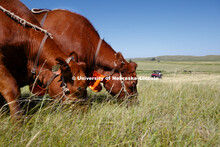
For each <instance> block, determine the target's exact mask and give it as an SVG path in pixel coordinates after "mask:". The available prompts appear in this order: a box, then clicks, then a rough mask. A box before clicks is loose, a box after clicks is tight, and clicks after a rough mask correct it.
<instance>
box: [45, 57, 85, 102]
mask: <svg viewBox="0 0 220 147" xmlns="http://www.w3.org/2000/svg"><path fill="white" fill-rule="evenodd" d="M56 61H57V64H58V65H59V66H60V70H59V71H60V74H59V73H58V74H59V76H58V77H57V78H56V79H54V81H53V82H52V83H51V85H50V86H49V94H50V95H52V96H56V95H57V96H58V97H60V96H61V95H60V93H62V94H63V92H64V93H65V95H66V96H67V98H68V99H69V100H71V99H75V98H79V97H80V98H85V96H86V86H87V81H86V80H83V77H85V70H86V64H85V63H84V62H78V57H77V55H76V54H75V53H71V54H70V56H69V58H68V59H66V60H64V59H63V58H56ZM81 77H82V78H81ZM57 83H59V84H57ZM65 90H67V91H66V92H65ZM65 99H66V97H64V100H65Z"/></svg>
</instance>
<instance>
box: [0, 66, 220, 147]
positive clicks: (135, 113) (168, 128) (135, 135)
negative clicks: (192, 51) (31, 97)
mask: <svg viewBox="0 0 220 147" xmlns="http://www.w3.org/2000/svg"><path fill="white" fill-rule="evenodd" d="M138 64H139V70H140V68H141V69H142V70H143V72H146V71H147V70H149V71H150V70H153V69H151V67H154V66H156V64H157V63H156V64H155V65H151V64H150V63H149V62H146V63H140V62H138ZM160 64H161V65H158V66H160V67H161V68H163V70H164V71H165V72H167V76H166V75H165V76H164V77H163V79H160V80H154V81H139V84H138V91H139V96H138V100H139V104H134V105H132V106H129V107H127V105H126V104H125V103H116V102H115V101H114V100H110V101H106V100H104V99H105V98H106V97H109V95H106V92H105V91H104V90H103V91H102V92H101V93H100V94H97V95H95V94H94V93H91V92H90V93H89V97H90V98H93V100H94V101H93V105H92V106H90V107H89V108H88V109H87V111H83V110H82V108H81V107H77V106H63V107H61V106H60V104H59V103H49V104H48V103H45V105H44V106H43V108H42V109H40V106H41V105H40V104H41V103H40V104H39V105H37V106H36V107H38V109H37V111H36V112H35V113H29V115H28V116H27V117H28V118H27V119H24V122H23V123H22V124H19V125H18V126H16V125H12V124H11V122H10V117H9V114H8V113H2V115H1V117H0V146H19V147H20V146H21V147H22V146H31V147H32V146H219V145H220V90H219V89H220V74H218V73H213V74H212V73H210V72H209V73H206V72H198V71H197V70H196V71H195V72H197V74H182V73H175V71H177V70H179V68H182V67H185V66H187V65H188V64H187V63H162V62H161V63H160ZM167 64H168V65H169V66H165V65H167ZM202 65H203V63H198V64H196V66H200V67H201V68H205V67H202ZM205 65H206V64H205ZM208 66H211V67H212V68H213V69H212V70H213V71H215V70H217V69H215V68H216V66H217V67H218V66H219V65H218V64H214V65H213V66H212V64H211V63H210V64H208V65H207V69H205V70H206V71H208V70H210V68H211V67H208ZM193 67H194V65H193ZM195 69H196V68H195ZM198 69H200V68H198ZM172 71H174V73H172ZM140 75H146V74H145V73H142V74H140ZM147 76H149V75H148V74H147Z"/></svg>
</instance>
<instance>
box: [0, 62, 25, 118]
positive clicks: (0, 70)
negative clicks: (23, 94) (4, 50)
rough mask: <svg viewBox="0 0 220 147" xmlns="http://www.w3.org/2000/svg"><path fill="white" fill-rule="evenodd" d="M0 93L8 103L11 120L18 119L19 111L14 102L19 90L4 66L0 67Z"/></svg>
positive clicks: (17, 104)
mask: <svg viewBox="0 0 220 147" xmlns="http://www.w3.org/2000/svg"><path fill="white" fill-rule="evenodd" d="M0 93H1V95H2V96H3V97H4V98H5V100H6V101H7V103H8V106H9V109H10V113H11V116H12V118H13V119H17V118H19V116H20V112H21V111H20V106H19V103H18V101H16V100H17V99H18V97H19V95H20V89H19V87H18V84H17V82H16V80H15V79H14V78H13V76H12V75H11V73H10V72H9V71H8V70H7V68H6V67H5V66H4V65H0Z"/></svg>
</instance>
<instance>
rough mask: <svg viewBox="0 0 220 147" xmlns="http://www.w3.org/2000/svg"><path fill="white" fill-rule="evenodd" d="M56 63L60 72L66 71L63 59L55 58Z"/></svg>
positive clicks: (67, 66)
mask: <svg viewBox="0 0 220 147" xmlns="http://www.w3.org/2000/svg"><path fill="white" fill-rule="evenodd" d="M56 61H57V64H58V65H60V69H61V71H62V72H64V71H67V70H68V69H69V65H68V64H67V63H66V61H65V60H64V59H63V58H61V57H58V58H56Z"/></svg>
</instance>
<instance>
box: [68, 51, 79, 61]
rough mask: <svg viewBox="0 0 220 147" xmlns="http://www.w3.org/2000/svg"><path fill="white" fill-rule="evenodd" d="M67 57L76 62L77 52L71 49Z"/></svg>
mask: <svg viewBox="0 0 220 147" xmlns="http://www.w3.org/2000/svg"><path fill="white" fill-rule="evenodd" d="M69 57H71V58H72V60H73V62H78V54H77V53H76V52H74V51H72V52H71V53H70V54H69Z"/></svg>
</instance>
